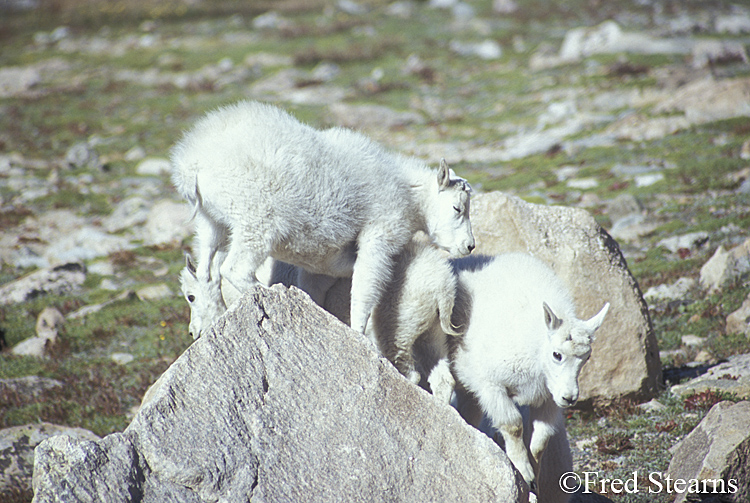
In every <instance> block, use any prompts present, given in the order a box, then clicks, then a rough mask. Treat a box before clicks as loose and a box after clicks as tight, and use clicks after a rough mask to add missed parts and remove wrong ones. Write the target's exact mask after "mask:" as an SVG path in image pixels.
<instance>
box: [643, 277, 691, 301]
mask: <svg viewBox="0 0 750 503" xmlns="http://www.w3.org/2000/svg"><path fill="white" fill-rule="evenodd" d="M697 285H698V281H697V280H695V279H693V278H680V279H678V280H677V281H675V282H674V283H673V284H671V285H667V284H663V285H658V286H652V287H651V288H649V289H648V290H647V291H646V293H645V294H643V298H644V299H646V300H647V301H648V302H658V301H662V300H681V299H684V298H686V297H687V296H688V294H689V293H690V292H691V291H692V290H693V289H694V288H695V287H696V286H697Z"/></svg>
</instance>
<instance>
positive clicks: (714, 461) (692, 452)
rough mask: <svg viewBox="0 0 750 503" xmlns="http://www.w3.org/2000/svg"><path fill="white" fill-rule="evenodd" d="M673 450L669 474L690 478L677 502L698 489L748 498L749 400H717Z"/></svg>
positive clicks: (679, 493) (683, 485)
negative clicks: (733, 401)
mask: <svg viewBox="0 0 750 503" xmlns="http://www.w3.org/2000/svg"><path fill="white" fill-rule="evenodd" d="M671 451H672V454H673V457H672V461H671V462H670V463H669V469H668V473H669V475H670V476H671V477H672V479H673V480H674V479H682V480H685V481H688V483H687V484H681V485H680V489H679V492H678V494H677V498H676V499H675V502H676V503H681V502H682V501H685V500H686V499H688V498H689V497H691V496H692V497H694V495H695V494H696V493H699V492H700V493H704V494H714V495H715V494H724V495H727V496H729V497H730V498H731V501H738V502H739V501H748V498H750V471H749V470H748V459H750V402H737V403H732V402H719V403H717V404H716V405H714V406H713V407H712V408H711V410H710V411H709V412H708V414H706V417H704V418H703V421H701V422H700V424H699V425H698V426H696V427H695V429H694V430H693V431H691V432H690V434H689V435H688V436H687V437H685V438H684V439H683V440H682V441H681V442H680V443H679V444H677V445H675V446H674V447H672V449H671ZM691 499H692V498H691ZM722 501H724V500H722Z"/></svg>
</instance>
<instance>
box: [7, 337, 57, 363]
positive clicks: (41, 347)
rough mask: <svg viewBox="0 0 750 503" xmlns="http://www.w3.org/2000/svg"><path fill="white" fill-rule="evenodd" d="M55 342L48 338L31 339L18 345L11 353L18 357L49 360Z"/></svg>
mask: <svg viewBox="0 0 750 503" xmlns="http://www.w3.org/2000/svg"><path fill="white" fill-rule="evenodd" d="M53 343H54V341H53V340H50V339H47V338H46V337H29V338H28V339H26V340H23V341H21V342H19V343H18V344H16V345H15V346H14V347H13V349H12V350H11V353H13V354H14V355H18V356H32V357H34V358H47V357H48V356H49V354H50V351H51V350H52V345H53Z"/></svg>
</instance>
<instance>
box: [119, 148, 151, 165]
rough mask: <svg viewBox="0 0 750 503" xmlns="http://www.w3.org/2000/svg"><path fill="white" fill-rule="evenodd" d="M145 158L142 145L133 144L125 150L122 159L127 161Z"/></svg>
mask: <svg viewBox="0 0 750 503" xmlns="http://www.w3.org/2000/svg"><path fill="white" fill-rule="evenodd" d="M145 158H146V151H145V150H144V149H143V147H139V146H135V147H133V148H131V149H130V150H128V151H127V152H125V156H124V159H125V160H126V161H128V162H135V161H140V160H142V159H145Z"/></svg>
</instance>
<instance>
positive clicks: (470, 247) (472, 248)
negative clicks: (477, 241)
mask: <svg viewBox="0 0 750 503" xmlns="http://www.w3.org/2000/svg"><path fill="white" fill-rule="evenodd" d="M473 251H474V245H469V253H471V252H473Z"/></svg>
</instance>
